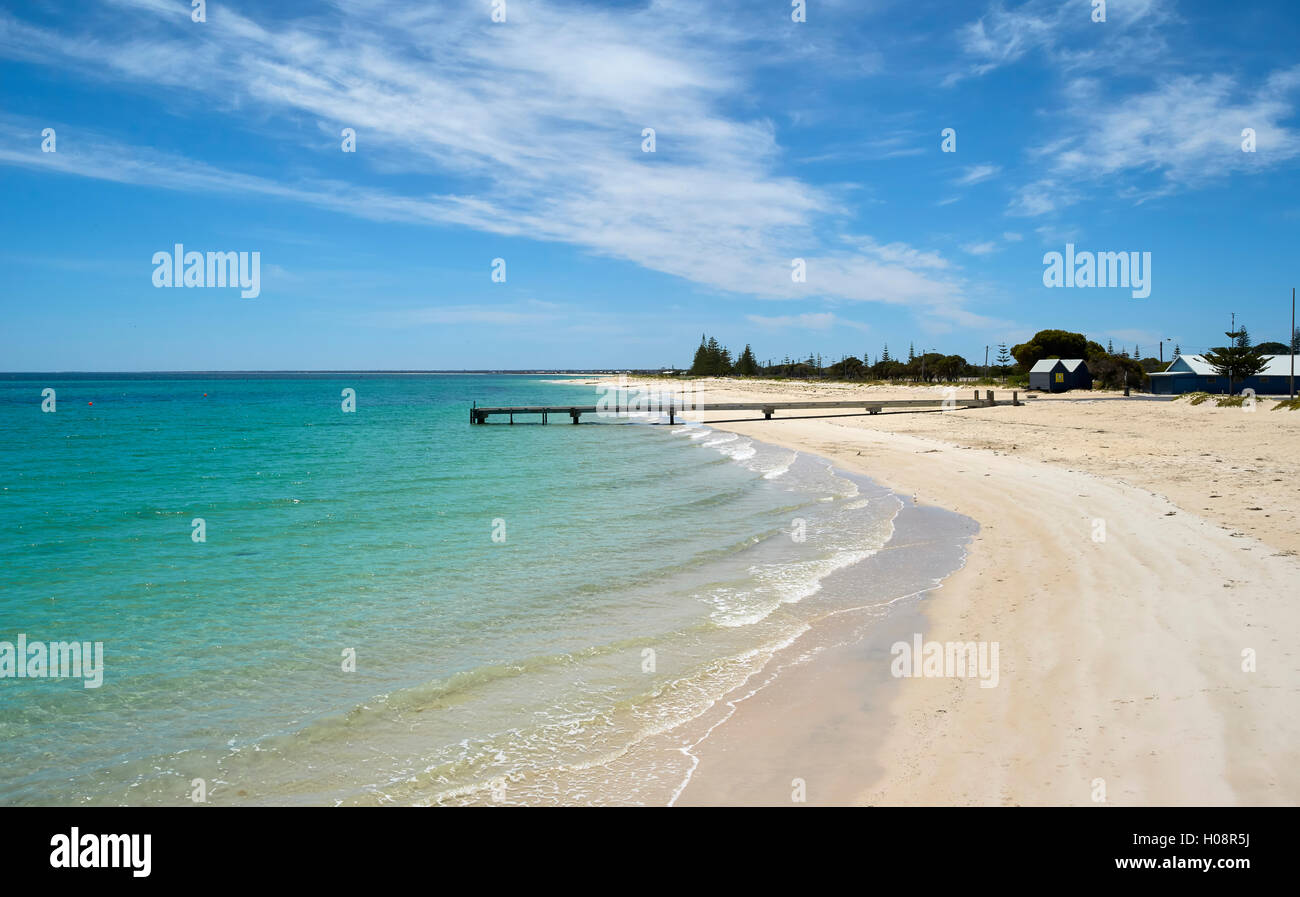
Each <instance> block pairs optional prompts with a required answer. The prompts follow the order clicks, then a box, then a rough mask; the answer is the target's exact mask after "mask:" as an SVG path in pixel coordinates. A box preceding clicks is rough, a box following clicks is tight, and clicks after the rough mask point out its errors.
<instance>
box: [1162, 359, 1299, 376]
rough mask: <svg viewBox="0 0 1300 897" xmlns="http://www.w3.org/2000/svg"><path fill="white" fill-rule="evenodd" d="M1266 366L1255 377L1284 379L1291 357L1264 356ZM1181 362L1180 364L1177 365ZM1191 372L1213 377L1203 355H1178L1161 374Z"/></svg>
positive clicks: (1211, 369)
mask: <svg viewBox="0 0 1300 897" xmlns="http://www.w3.org/2000/svg"><path fill="white" fill-rule="evenodd" d="M1264 358H1265V360H1266V361H1267V362H1268V364H1267V365H1266V366H1265V368H1264V370H1262V371H1260V372H1259V374H1258V375H1257V376H1260V377H1286V376H1288V375H1290V373H1291V356H1290V355H1265V356H1264ZM1179 362H1182V364H1179ZM1189 370H1190V371H1191V373H1193V374H1198V375H1200V376H1203V377H1213V376H1214V368H1212V367H1210V363H1209V362H1208V361H1206V360H1205V356H1204V355H1179V356H1178V357H1177V358H1175V359H1174V360H1173V361H1171V362H1170V363H1169V367H1167V368H1165V369H1164V371H1162V373H1167V374H1177V373H1180V372H1181V373H1187V372H1188V371H1189ZM1296 370H1300V356H1297V357H1296Z"/></svg>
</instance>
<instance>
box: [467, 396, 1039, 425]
mask: <svg viewBox="0 0 1300 897" xmlns="http://www.w3.org/2000/svg"><path fill="white" fill-rule="evenodd" d="M1023 404H1024V403H1023V402H1021V401H1020V392H1019V391H1018V390H1017V391H1013V392H1012V393H1011V399H1010V401H1008V400H1007V399H1006V398H1005V397H1004V398H1003V399H1001V400H1000V401H999V400H997V399H996V398H994V395H993V390H991V389H990V390H986V391H985V396H984V398H981V397H980V394H979V390H978V389H977V390H975V391H974V396H973V397H972V398H969V399H963V398H956V397H948V398H946V397H938V398H933V399H894V400H884V401H879V402H873V401H871V400H869V399H868V400H863V399H858V400H857V401H852V402H839V401H836V402H814V401H808V402H704V403H700V404H696V405H687V406H683V405H664V406H662V407H658V408H652V409H646V408H644V407H640V406H626V405H622V406H620V405H608V406H604V407H601V406H598V405H498V406H488V405H484V406H480V405H479V404H478V403H477V402H475V403H474V406H473V407H472V408H470V410H469V422H470V423H471V424H485V423H487V420H488V417H490V416H491V415H506V416H508V417H509V418H510V423H512V424H513V423H514V422H515V415H516V414H522V415H541V418H542V421H541V422H542V423H546V422H547V419H548V418H549V417H550V415H552V414H559V415H568V417H569V420H570V422H571V423H575V424H576V423H578V421H579V420H580V419H581V418H582V415H584V414H599V415H605V416H614V417H623V416H626V415H627V414H630V413H644V412H645V411H647V410H652V411H656V412H657V413H659V414H667V415H668V423H670V424H674V423H676V422H677V417H678V415H680V414H682V413H683V412H684V411H685V412H693V411H761V412H763V419H764V420H771V419H772V415H773V414H775V413H776V412H777V411H790V410H805V409H813V410H815V409H819V408H861V409H862V410H863V411H864V412H866V413H867V414H879V413H880V412H881V411H883V410H884V409H886V408H933V407H940V408H944V407H948V408H988V407H991V406H994V405H1023Z"/></svg>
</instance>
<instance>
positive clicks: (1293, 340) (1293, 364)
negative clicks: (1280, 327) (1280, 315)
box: [1291, 287, 1295, 399]
mask: <svg viewBox="0 0 1300 897" xmlns="http://www.w3.org/2000/svg"><path fill="white" fill-rule="evenodd" d="M1291 398H1293V399H1294V398H1295V287H1292V288H1291Z"/></svg>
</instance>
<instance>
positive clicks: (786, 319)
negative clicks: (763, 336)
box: [745, 312, 871, 330]
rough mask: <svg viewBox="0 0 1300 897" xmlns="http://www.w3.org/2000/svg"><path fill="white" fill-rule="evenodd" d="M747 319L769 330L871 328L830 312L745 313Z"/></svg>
mask: <svg viewBox="0 0 1300 897" xmlns="http://www.w3.org/2000/svg"><path fill="white" fill-rule="evenodd" d="M745 320H747V321H749V322H750V323H751V324H756V325H758V326H759V327H763V328H766V329H769V330H830V329H831V328H833V327H836V328H839V327H850V328H852V329H854V330H870V329H871V328H870V327H868V326H867V325H866V324H862V323H859V322H858V321H848V320H845V319H844V318H841V317H839V316H838V315H834V314H832V313H830V312H811V313H807V314H801V315H777V316H767V317H765V316H763V315H745Z"/></svg>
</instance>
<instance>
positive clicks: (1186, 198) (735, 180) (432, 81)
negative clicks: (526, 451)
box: [0, 0, 1300, 371]
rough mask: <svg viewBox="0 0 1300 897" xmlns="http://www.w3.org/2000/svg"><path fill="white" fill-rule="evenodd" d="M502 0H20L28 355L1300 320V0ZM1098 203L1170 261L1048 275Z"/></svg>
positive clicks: (1087, 225)
mask: <svg viewBox="0 0 1300 897" xmlns="http://www.w3.org/2000/svg"><path fill="white" fill-rule="evenodd" d="M492 6H493V4H492V2H490V0H482V2H456V3H439V2H435V0H421V2H411V3H397V2H369V0H335V2H330V3H310V4H297V3H292V2H276V3H269V2H266V3H256V4H254V3H246V2H230V0H221V2H209V3H208V4H207V7H206V19H207V20H206V21H205V22H194V21H192V17H191V3H190V2H189V0H106V2H102V3H93V4H86V3H73V2H67V3H49V4H28V3H18V4H15V3H0V195H3V197H4V200H3V209H4V215H3V216H0V236H2V237H3V243H2V244H0V261H2V262H3V267H4V272H5V277H4V286H3V290H2V291H0V310H2V311H3V326H2V327H0V369H3V370H31V371H48V370H198V369H322V368H332V369H356V368H365V369H392V368H405V369H410V368H423V369H461V368H528V367H648V366H658V365H666V364H673V363H675V364H678V365H683V364H688V363H689V361H690V358H691V354H692V350H693V348H694V346H695V344H696V343H697V342H698V340H699V336H700V334H701V332H708V333H709V334H711V335H715V336H717V337H718V338H719V340H721V341H722V342H723V343H724V344H725V345H728V346H731V347H733V348H735V349H739V348H740V347H742V346H743V345H744V344H745V343H747V342H748V343H751V344H752V345H753V348H754V351H755V353H756V354H757V355H758V357H759V358H760V359H767V358H778V359H779V358H780V357H782V356H784V355H787V354H788V355H791V356H806V355H807V354H808V353H810V352H820V353H821V354H822V355H823V356H825V357H827V358H832V357H838V356H839V355H841V354H854V355H858V356H861V355H862V354H864V353H869V354H870V355H871V356H872V357H873V358H875V357H876V356H878V354H879V352H880V349H881V346H882V345H883V344H885V343H888V344H889V346H890V349H891V350H892V351H894V352H899V351H901V352H904V353H905V352H906V350H907V346H908V344H909V343H915V345H916V347H917V349H918V351H919V350H921V349H927V350H930V351H941V352H946V353H958V354H962V355H964V356H966V357H967V358H968V359H970V360H972V361H977V362H978V361H982V360H983V353H984V347H985V346H986V345H993V346H996V344H997V343H999V342H1003V341H1005V342H1006V343H1008V344H1013V343H1015V342H1020V341H1022V340H1024V339H1025V338H1027V337H1028V336H1030V335H1032V334H1033V333H1034V332H1035V331H1036V330H1039V329H1041V328H1045V327H1061V328H1065V329H1071V330H1079V331H1083V332H1085V333H1087V334H1088V335H1089V337H1090V338H1092V339H1096V340H1098V341H1100V342H1102V343H1105V342H1106V341H1107V340H1113V341H1114V342H1115V344H1116V346H1117V348H1118V346H1119V345H1121V344H1123V345H1128V346H1129V347H1130V348H1131V347H1132V346H1133V345H1134V344H1138V345H1141V347H1142V349H1143V352H1144V354H1152V355H1154V354H1156V350H1157V343H1158V341H1159V340H1160V339H1162V338H1170V339H1173V340H1176V341H1178V342H1179V343H1180V344H1181V345H1182V347H1183V349H1184V350H1187V351H1191V350H1199V349H1202V348H1205V347H1207V346H1212V345H1218V344H1221V343H1222V341H1223V340H1222V331H1223V330H1225V329H1227V327H1228V324H1229V313H1230V312H1236V314H1237V318H1238V320H1239V321H1244V322H1245V323H1246V324H1247V326H1248V327H1249V328H1250V330H1251V333H1252V335H1253V336H1254V337H1255V339H1256V340H1264V339H1270V340H1272V339H1275V340H1282V339H1285V335H1286V332H1287V328H1288V325H1289V301H1290V290H1291V287H1292V286H1293V285H1294V284H1295V283H1296V281H1300V273H1298V272H1297V270H1296V262H1295V259H1296V258H1297V255H1298V254H1300V242H1298V241H1297V237H1298V236H1300V189H1298V188H1300V116H1298V115H1297V108H1298V105H1300V53H1297V50H1296V44H1295V38H1296V35H1297V32H1298V31H1300V28H1297V26H1298V25H1300V7H1297V6H1296V4H1295V2H1294V0H1276V2H1269V0H1259V2H1252V3H1249V4H1223V3H1220V2H1192V0H1181V2H1173V0H1110V2H1108V3H1107V4H1106V21H1105V22H1094V21H1093V20H1092V19H1093V0H1051V2H1048V0H1029V2H1014V0H1004V2H980V0H973V2H960V3H959V2H929V0H861V2H832V0H808V3H807V20H806V21H805V22H794V21H792V20H791V6H790V4H789V3H788V2H786V0H770V2H769V0H763V2H759V0H750V2H743V3H731V2H726V0H722V2H710V3H698V2H678V0H669V2H650V3H630V2H629V3H609V2H606V3H599V4H596V3H591V4H589V3H580V2H572V0H566V2H533V0H507V3H506V21H505V22H493V21H492ZM46 128H53V129H54V131H55V140H56V143H55V151H54V152H43V151H42V142H43V141H42V132H43V130H44V129H46ZM344 128H353V129H355V132H356V152H354V153H345V152H343V151H342V148H341V145H342V138H341V132H342V129H344ZM644 128H653V129H655V152H653V153H647V152H643V150H642V146H643V138H642V131H643V129H644ZM945 128H952V129H954V130H955V132H956V151H955V152H943V151H942V146H941V144H942V143H943V138H942V136H941V132H942V131H943V130H944V129H945ZM1245 128H1251V129H1253V130H1254V132H1255V135H1256V138H1255V139H1256V151H1255V152H1253V153H1248V152H1243V151H1242V139H1243V138H1242V131H1243V129H1245ZM1067 242H1072V243H1074V244H1076V247H1077V249H1078V250H1080V251H1084V250H1088V251H1124V252H1150V253H1151V259H1152V262H1151V280H1152V290H1151V295H1150V296H1149V297H1148V298H1145V299H1135V298H1133V297H1132V295H1131V292H1130V291H1129V290H1125V289H1097V288H1093V289H1086V288H1073V289H1063V288H1057V289H1049V288H1047V287H1045V286H1044V285H1043V271H1044V262H1043V255H1044V253H1046V252H1051V251H1057V252H1063V251H1064V248H1065V244H1066V243H1067ZM176 243H183V244H184V245H185V247H186V249H188V250H198V251H223V252H224V251H248V252H252V251H256V252H259V253H260V259H261V262H260V271H261V293H260V295H259V296H258V297H257V298H254V299H242V298H240V295H239V291H238V290H235V289H221V288H215V287H213V288H201V289H200V288H189V289H167V288H161V289H160V288H155V287H154V285H153V282H152V279H153V274H154V264H153V262H152V258H153V255H154V253H156V252H159V251H170V250H171V249H172V247H173V245H174V244H176ZM496 258H501V259H504V260H505V265H506V267H505V270H506V279H505V282H504V283H500V282H494V281H493V280H492V277H491V274H492V270H493V259H496ZM795 258H801V259H804V260H805V263H806V268H807V280H806V282H804V283H796V282H793V281H792V278H791V265H792V260H793V259H795ZM1169 352H1170V347H1168V346H1167V347H1166V349H1165V353H1166V357H1168V354H1169Z"/></svg>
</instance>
